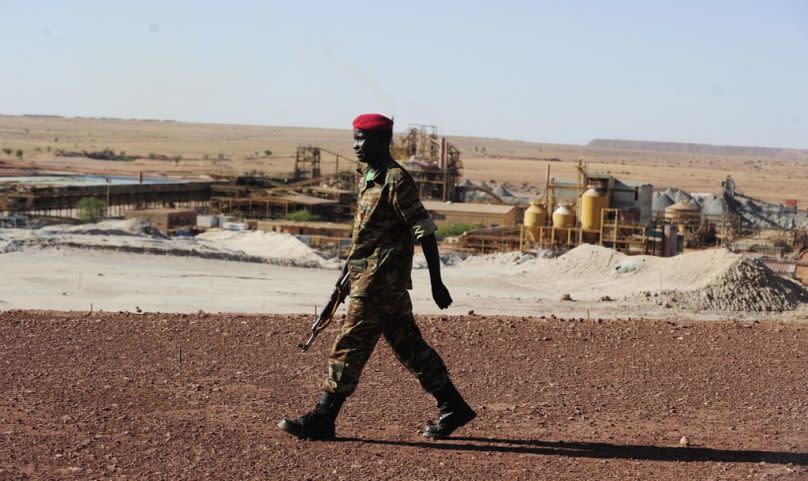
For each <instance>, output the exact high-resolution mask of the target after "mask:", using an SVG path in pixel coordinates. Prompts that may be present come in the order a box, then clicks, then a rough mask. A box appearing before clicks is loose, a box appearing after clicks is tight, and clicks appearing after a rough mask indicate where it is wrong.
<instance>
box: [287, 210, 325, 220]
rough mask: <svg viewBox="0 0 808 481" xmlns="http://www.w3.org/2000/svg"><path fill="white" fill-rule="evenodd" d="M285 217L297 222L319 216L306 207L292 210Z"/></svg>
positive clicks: (315, 218) (314, 218)
mask: <svg viewBox="0 0 808 481" xmlns="http://www.w3.org/2000/svg"><path fill="white" fill-rule="evenodd" d="M286 218H287V219H289V220H293V221H297V222H308V221H313V220H317V219H319V217H317V216H316V215H314V214H312V213H311V212H309V210H308V209H300V210H296V211H294V212H290V213H289V215H287V216H286Z"/></svg>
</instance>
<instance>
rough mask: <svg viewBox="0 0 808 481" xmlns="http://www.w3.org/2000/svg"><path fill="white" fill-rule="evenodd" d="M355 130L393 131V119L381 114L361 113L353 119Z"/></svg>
mask: <svg viewBox="0 0 808 481" xmlns="http://www.w3.org/2000/svg"><path fill="white" fill-rule="evenodd" d="M353 128H354V129H355V130H385V131H389V132H392V131H393V121H392V120H390V119H388V118H387V117H385V116H384V115H381V114H362V115H359V116H358V117H356V118H355V119H354V121H353Z"/></svg>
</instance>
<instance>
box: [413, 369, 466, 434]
mask: <svg viewBox="0 0 808 481" xmlns="http://www.w3.org/2000/svg"><path fill="white" fill-rule="evenodd" d="M434 396H435V399H437V400H438V409H440V417H438V422H437V423H436V424H432V423H428V424H427V425H426V427H425V428H424V436H426V437H428V438H445V437H447V436H449V435H450V434H452V433H453V432H454V431H455V429H457V428H459V427H460V426H464V425H466V424H468V423H469V422H471V420H472V419H474V418H475V417H477V413H475V412H474V410H473V409H471V406H469V405H468V404H466V401H464V400H463V396H461V395H460V393H459V392H457V389H456V388H455V387H454V384H452V381H446V386H444V388H443V389H441V390H440V391H438V392H436V393H434Z"/></svg>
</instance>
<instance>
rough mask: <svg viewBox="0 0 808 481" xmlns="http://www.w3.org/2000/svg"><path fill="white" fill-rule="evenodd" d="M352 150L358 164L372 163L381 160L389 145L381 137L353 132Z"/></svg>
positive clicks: (362, 132)
mask: <svg viewBox="0 0 808 481" xmlns="http://www.w3.org/2000/svg"><path fill="white" fill-rule="evenodd" d="M353 138H354V142H353V149H354V152H355V153H356V158H357V159H359V162H365V163H367V162H368V161H372V160H373V159H380V158H382V157H383V156H384V155H385V153H386V152H387V151H388V150H389V149H390V146H389V144H388V143H387V142H386V141H383V140H382V138H381V136H378V135H373V134H372V133H369V132H365V131H364V130H354V135H353Z"/></svg>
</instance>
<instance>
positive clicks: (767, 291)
mask: <svg viewBox="0 0 808 481" xmlns="http://www.w3.org/2000/svg"><path fill="white" fill-rule="evenodd" d="M660 302H665V303H667V305H671V306H678V307H682V308H685V309H693V310H697V311H747V312H770V311H777V312H782V311H790V310H793V309H796V308H797V307H799V306H800V304H804V303H808V291H807V290H806V289H805V288H804V287H803V286H801V285H799V284H797V283H796V282H793V281H791V280H789V279H786V278H784V277H782V276H780V275H778V274H776V273H774V272H773V271H772V270H771V269H769V268H768V267H766V266H765V265H763V263H762V262H760V261H759V260H756V259H750V258H740V259H736V260H735V262H733V263H732V265H730V267H729V268H728V269H727V270H726V272H724V274H723V275H720V276H718V277H717V278H715V279H713V280H712V282H710V283H709V284H708V285H707V286H705V287H703V288H701V289H698V290H692V291H683V292H682V291H679V292H670V291H664V292H663V293H662V296H661V301H660Z"/></svg>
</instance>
